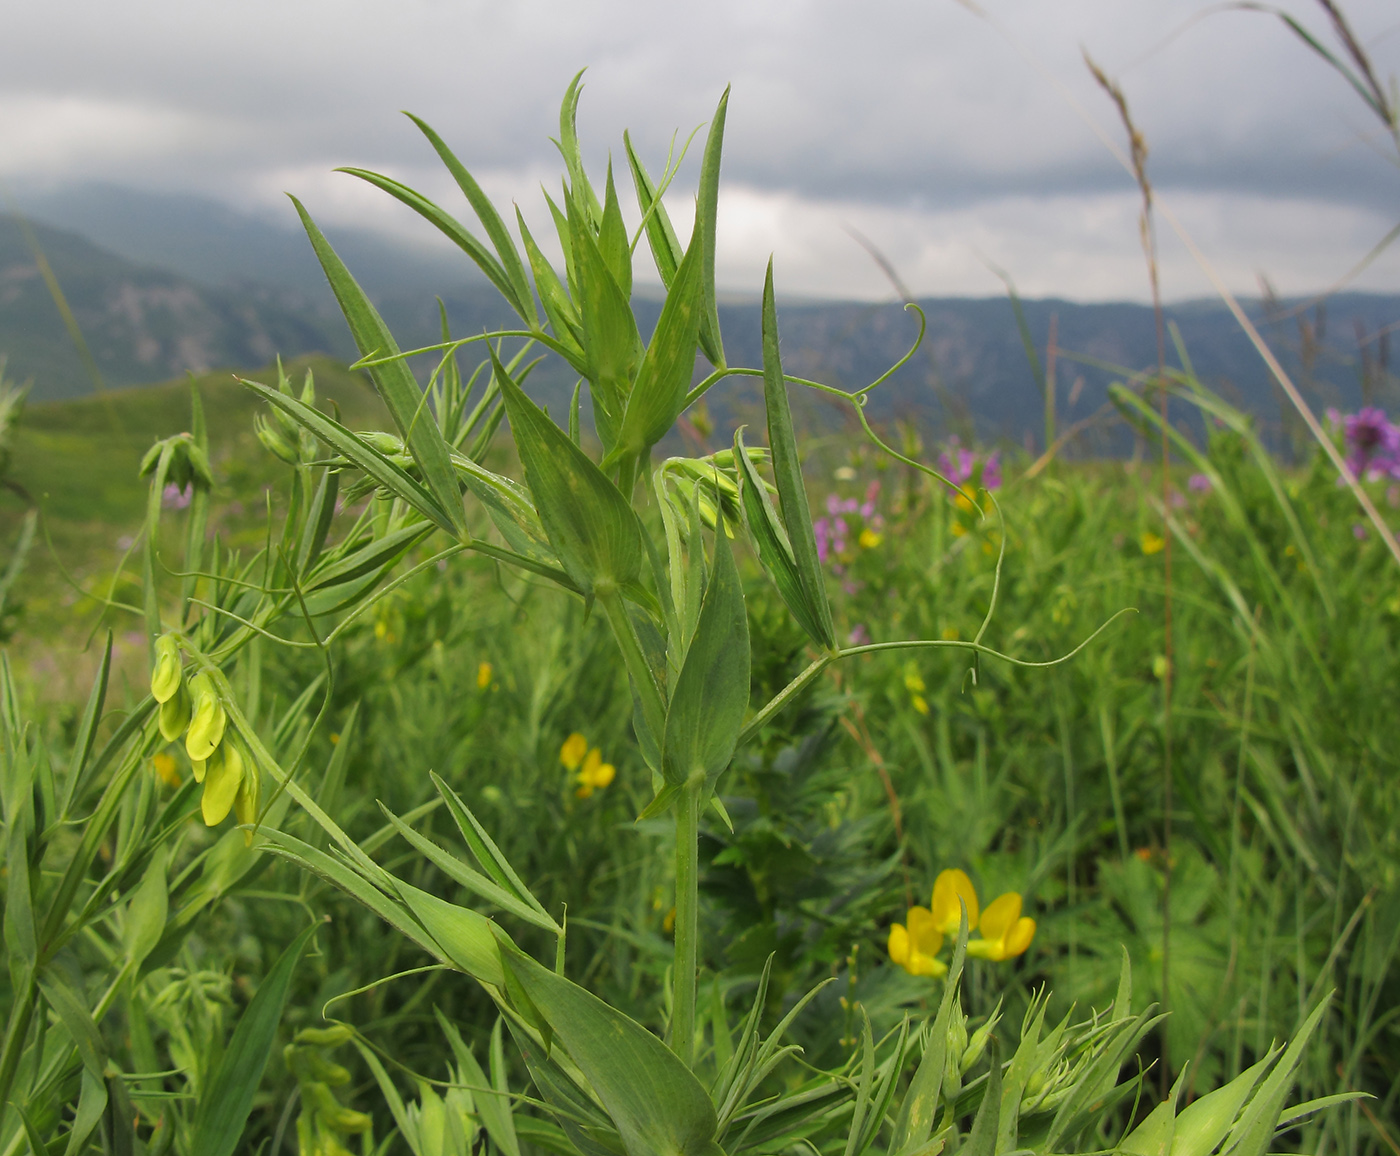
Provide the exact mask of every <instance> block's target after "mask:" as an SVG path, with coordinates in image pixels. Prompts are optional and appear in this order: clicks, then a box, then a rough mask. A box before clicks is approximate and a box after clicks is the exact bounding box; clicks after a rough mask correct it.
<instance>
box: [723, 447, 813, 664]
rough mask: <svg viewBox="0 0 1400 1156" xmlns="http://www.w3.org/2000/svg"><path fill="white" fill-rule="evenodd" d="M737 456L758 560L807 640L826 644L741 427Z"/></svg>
mask: <svg viewBox="0 0 1400 1156" xmlns="http://www.w3.org/2000/svg"><path fill="white" fill-rule="evenodd" d="M734 457H735V460H736V462H737V463H738V470H739V505H740V508H741V509H742V510H743V512H744V525H745V526H746V527H748V531H749V537H750V538H751V539H752V540H753V543H754V546H755V548H756V549H757V551H758V560H759V562H760V563H761V564H762V566H763V569H764V571H765V572H766V573H767V575H768V577H769V578H771V579H772V580H773V585H774V586H775V587H777V590H778V595H779V597H781V598H782V600H783V602H784V604H785V605H786V606H787V608H788V609H789V610H791V611H792V616H793V617H794V618H796V619H797V623H798V625H799V626H801V627H802V629H803V630H805V631H806V632H807V637H808V638H810V639H811V640H812V641H813V642H815V643H816V644H817V645H818V646H821V645H824V643H823V641H822V640H823V632H822V623H821V618H820V616H819V615H818V614H817V613H815V612H814V610H813V608H812V606H811V605H810V604H809V603H808V601H807V596H806V594H805V593H804V592H803V589H802V579H801V578H800V577H799V576H798V573H797V563H796V562H794V561H793V558H792V545H791V543H790V542H789V541H788V536H787V531H786V530H784V529H783V523H782V521H781V520H780V519H779V518H778V512H777V511H776V510H775V509H774V508H773V500H772V498H770V497H769V496H768V487H767V486H765V485H764V484H763V479H762V478H761V477H759V473H758V469H757V468H756V467H755V466H754V464H753V462H752V461H750V460H749V455H748V451H747V450H746V449H745V448H744V429H743V427H742V426H740V427H739V428H738V429H737V430H735V431H734Z"/></svg>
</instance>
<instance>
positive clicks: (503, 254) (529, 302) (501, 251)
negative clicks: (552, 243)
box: [405, 112, 539, 329]
mask: <svg viewBox="0 0 1400 1156" xmlns="http://www.w3.org/2000/svg"><path fill="white" fill-rule="evenodd" d="M405 115H406V116H407V117H408V118H409V120H411V121H413V123H414V124H416V125H417V126H418V127H419V129H421V130H422V133H423V135H424V136H426V137H427V138H428V141H429V142H430V143H431V144H432V146H433V148H434V149H435V150H436V151H437V155H438V156H439V157H441V158H442V163H443V164H445V165H446V166H447V170H448V172H450V173H451V174H452V179H453V180H455V181H456V182H457V187H458V188H459V189H461V190H462V193H463V195H464V196H465V197H466V198H467V200H468V201H469V202H470V203H471V207H472V211H473V212H475V213H476V215H477V218H478V219H479V220H480V221H481V225H482V228H484V229H485V230H486V235H487V236H488V237H490V238H491V244H492V245H493V246H495V249H496V255H497V256H498V257H499V258H500V261H501V266H500V267H501V268H502V269H503V270H505V275H506V278H507V279H508V280H509V282H510V286H511V292H510V293H509V294H506V298H507V300H509V301H510V303H511V304H512V305H514V306H515V311H516V312H517V313H519V314H520V316H521V317H522V318H523V319H524V320H525V322H526V324H527V325H529V326H530V327H531V328H532V329H533V328H535V327H536V326H537V325H538V324H539V315H538V314H537V313H536V312H535V299H534V296H533V295H532V294H531V293H530V284H529V282H528V281H526V279H525V266H524V265H523V264H521V261H520V253H519V252H518V251H517V250H516V248H515V241H514V239H513V238H512V237H511V235H510V230H509V229H507V228H506V223H505V221H503V220H502V219H501V215H500V213H498V212H496V206H495V205H493V204H492V203H491V199H490V198H489V197H488V196H487V195H486V194H485V193H483V192H482V191H481V186H480V185H478V184H477V183H476V181H475V179H474V178H473V177H472V175H471V173H469V172H467V170H466V168H465V167H464V166H463V165H462V162H461V161H459V160H458V159H457V158H456V156H454V155H453V153H452V150H451V149H449V148H448V147H447V145H445V144H444V143H443V141H442V138H441V137H439V136H438V134H437V133H435V132H434V131H433V130H432V129H431V128H429V127H428V125H427V124H426V123H425V122H424V121H422V120H419V119H418V117H416V116H414V115H413V114H412V113H411V112H410V113H406V114H405Z"/></svg>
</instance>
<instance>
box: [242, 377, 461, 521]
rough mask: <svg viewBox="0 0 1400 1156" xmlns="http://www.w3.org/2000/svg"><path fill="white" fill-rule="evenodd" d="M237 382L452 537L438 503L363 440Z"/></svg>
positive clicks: (273, 393)
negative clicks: (292, 419)
mask: <svg viewBox="0 0 1400 1156" xmlns="http://www.w3.org/2000/svg"><path fill="white" fill-rule="evenodd" d="M238 380H239V381H240V382H241V383H242V384H243V385H246V386H247V387H248V388H249V389H251V390H252V391H253V392H254V393H256V394H257V395H258V396H259V397H260V398H262V399H263V400H264V401H266V402H267V403H268V404H270V405H273V406H275V407H276V408H278V409H280V410H282V411H283V412H285V413H287V414H288V415H289V416H291V417H292V418H294V419H295V420H296V421H297V422H298V423H299V424H300V425H301V426H302V427H303V428H305V429H309V430H310V431H311V432H312V433H314V434H315V435H316V436H317V437H318V438H320V439H321V440H322V441H324V442H325V443H326V444H327V445H329V446H331V447H332V448H333V449H334V450H335V451H336V452H337V453H339V454H341V455H342V456H344V457H345V458H347V459H348V460H349V461H350V462H351V463H352V464H353V465H354V466H355V467H356V468H358V469H360V470H363V471H364V473H365V474H367V475H368V476H369V477H371V478H373V479H374V481H375V483H376V484H378V485H380V486H382V487H383V488H384V489H386V490H388V491H389V493H391V494H393V495H394V496H395V497H396V498H402V499H403V500H404V502H405V503H406V504H407V505H408V506H409V507H410V508H412V509H414V510H417V511H418V512H419V513H420V514H422V515H423V517H425V518H427V519H428V520H429V521H430V522H433V523H435V524H436V525H438V526H440V527H441V528H442V529H444V530H446V531H447V532H448V533H449V534H452V533H455V530H454V527H453V523H452V518H451V517H450V516H449V514H448V512H447V511H446V510H445V509H444V508H443V507H442V505H441V504H440V503H439V502H438V500H437V499H436V498H435V497H434V496H433V495H432V494H430V493H429V492H428V491H427V490H426V489H424V488H423V486H422V485H420V484H419V483H418V482H417V481H416V480H414V478H413V477H412V476H411V475H410V474H409V473H408V472H407V471H406V470H404V469H403V468H402V467H401V466H398V465H396V464H395V463H394V462H392V461H390V460H389V459H388V458H387V457H386V456H385V455H384V454H382V453H380V452H379V451H378V450H376V449H374V448H373V447H371V446H369V445H368V444H366V442H365V441H364V439H363V438H360V437H357V436H356V435H355V434H353V433H351V432H350V431H349V430H348V429H346V428H345V427H344V426H343V425H341V424H340V423H339V422H338V421H335V420H333V419H332V418H329V417H327V416H326V415H325V414H323V413H322V412H321V411H320V410H317V409H313V408H311V406H308V405H303V404H302V403H301V402H300V401H298V400H296V398H292V397H286V396H285V395H283V394H281V393H278V391H277V390H275V389H269V388H268V387H267V386H265V385H263V384H261V383H260V382H256V381H248V380H247V379H246V378H239V379H238ZM433 428H434V429H436V428H437V427H436V426H434V427H433ZM449 467H450V461H449ZM454 486H455V482H454ZM453 504H454V507H455V508H456V509H457V510H458V511H460V510H461V507H462V502H461V497H460V495H454V496H453Z"/></svg>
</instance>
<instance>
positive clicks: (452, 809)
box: [428, 771, 559, 932]
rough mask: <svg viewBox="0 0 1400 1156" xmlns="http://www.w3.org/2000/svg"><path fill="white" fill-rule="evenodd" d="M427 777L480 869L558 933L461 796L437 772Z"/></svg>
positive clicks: (555, 926) (537, 901) (556, 927)
mask: <svg viewBox="0 0 1400 1156" xmlns="http://www.w3.org/2000/svg"><path fill="white" fill-rule="evenodd" d="M428 777H429V778H430V779H432V781H433V786H434V787H436V788H437V792H438V794H439V795H441V796H442V801H443V802H444V803H446V804H447V810H448V812H449V813H450V814H451V816H452V820H453V822H455V823H456V824H457V830H458V831H460V832H461V833H462V838H463V839H465V840H466V843H467V846H468V847H470V848H471V852H472V854H473V855H475V856H476V861H477V862H478V863H480V864H481V869H482V870H483V871H485V872H486V873H487V874H488V875H490V876H491V878H492V879H494V880H495V881H496V883H497V884H498V885H499V886H500V887H501V889H502V890H504V891H507V892H509V893H510V894H512V895H514V896H515V897H516V899H518V900H519V901H520V902H521V903H524V904H526V905H528V906H530V907H532V908H534V910H535V911H537V912H539V914H540V915H542V916H543V917H544V918H545V919H549V922H550V930H552V931H556V932H557V931H558V930H559V927H558V924H556V923H555V922H554V920H552V919H550V917H549V915H548V913H547V912H546V911H545V909H544V907H543V906H541V904H540V901H539V900H538V899H536V898H535V896H534V894H533V893H532V892H531V891H530V889H529V888H528V887H526V886H525V883H524V881H523V880H522V879H521V878H520V876H519V875H517V874H516V873H515V868H514V867H512V866H511V865H510V861H509V860H508V859H507V858H506V857H505V855H504V853H502V851H501V849H500V848H499V847H497V846H496V843H495V841H494V840H493V839H492V838H491V836H490V835H488V834H487V833H486V828H485V827H483V826H482V825H481V822H480V820H478V819H477V817H476V816H475V815H473V814H472V812H471V808H469V807H468V806H467V805H466V804H465V803H464V802H462V799H461V796H459V795H458V794H457V792H456V791H454V790H453V789H452V788H451V787H449V786H448V785H447V784H446V783H445V782H443V780H442V779H441V778H440V777H439V775H438V773H437V772H436V771H429V772H428Z"/></svg>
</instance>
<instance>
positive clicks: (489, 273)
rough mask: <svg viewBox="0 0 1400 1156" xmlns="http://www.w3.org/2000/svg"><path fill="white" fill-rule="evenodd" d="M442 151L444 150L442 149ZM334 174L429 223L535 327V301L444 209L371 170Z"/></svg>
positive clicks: (355, 169)
mask: <svg viewBox="0 0 1400 1156" xmlns="http://www.w3.org/2000/svg"><path fill="white" fill-rule="evenodd" d="M404 115H405V116H408V117H410V118H411V119H412V120H413V121H414V122H415V123H416V124H417V125H418V127H419V128H421V129H423V130H424V132H425V133H428V134H431V132H432V130H431V129H429V128H428V127H427V126H426V125H425V124H423V122H422V121H420V120H418V118H417V117H415V116H413V114H412V113H405V114H404ZM430 139H431V136H430ZM437 143H441V142H437ZM443 147H444V148H445V147H446V146H443ZM335 171H336V172H338V173H347V174H349V175H350V176H352V177H359V178H360V180H362V181H365V182H366V183H368V184H371V185H373V186H374V187H375V188H377V189H380V190H382V191H383V192H386V193H388V194H389V195H390V196H391V197H393V198H394V199H395V200H398V201H402V202H403V203H404V204H405V205H407V206H408V207H409V208H410V209H412V210H413V211H414V212H415V213H417V214H418V215H419V216H420V217H422V218H423V219H424V220H425V221H428V222H430V223H431V224H432V225H433V226H434V227H436V228H437V230H438V231H439V232H440V233H442V235H443V236H445V237H446V238H447V239H448V240H449V241H451V242H452V243H453V244H454V245H456V246H457V247H458V248H459V249H461V250H462V252H464V253H465V254H466V255H467V256H468V257H470V258H471V259H472V260H473V261H475V262H476V264H477V267H478V268H480V270H481V271H482V272H483V273H485V274H486V279H487V280H488V281H490V282H491V284H492V285H494V286H495V287H496V288H497V289H498V290H499V291H500V294H501V296H502V297H504V298H505V299H506V302H507V303H508V304H509V305H510V307H511V308H512V309H514V310H515V311H516V312H517V313H518V314H520V316H521V317H522V318H523V319H524V321H525V323H526V324H527V325H533V324H535V322H536V321H537V318H536V317H535V316H534V308H533V307H534V303H535V299H534V297H533V295H530V293H529V290H528V289H527V290H526V291H525V292H526V295H525V297H524V298H521V297H520V296H518V291H517V287H516V286H515V285H514V284H512V282H511V278H510V275H509V274H508V273H507V272H506V270H505V269H504V268H502V267H501V264H500V262H499V261H497V260H496V258H495V257H493V256H492V255H491V253H490V251H489V250H488V249H487V248H486V246H485V245H483V244H482V243H481V242H480V241H479V240H478V239H477V238H476V237H475V236H473V235H472V233H471V232H470V231H469V230H468V229H467V228H466V227H465V226H464V225H463V224H462V223H461V222H460V221H458V220H457V219H456V218H455V217H453V216H452V215H451V214H450V213H448V212H447V211H446V210H445V209H443V208H441V207H440V206H438V205H437V204H435V203H434V202H433V201H431V200H429V199H428V198H427V197H425V196H423V194H422V193H419V192H416V191H415V190H413V189H411V188H409V187H408V186H407V185H405V184H402V183H400V182H399V181H396V180H394V179H393V177H386V176H384V175H383V174H382V173H376V172H374V171H372V170H371V169H360V168H354V167H350V166H346V167H342V168H337V169H336V170H335ZM462 171H463V173H465V172H466V170H465V169H464V170H462ZM467 179H468V180H470V179H471V178H470V177H468V178H467ZM479 191H480V190H478V192H479ZM487 204H490V202H489V201H488V202H487ZM492 211H493V212H494V211H495V210H494V209H493V210H492ZM517 260H518V258H517ZM522 276H523V270H522ZM527 301H528V302H529V305H528V306H526V305H525V304H524V302H527ZM527 308H528V309H529V312H528V313H527V312H526V309H527Z"/></svg>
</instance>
